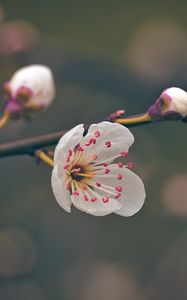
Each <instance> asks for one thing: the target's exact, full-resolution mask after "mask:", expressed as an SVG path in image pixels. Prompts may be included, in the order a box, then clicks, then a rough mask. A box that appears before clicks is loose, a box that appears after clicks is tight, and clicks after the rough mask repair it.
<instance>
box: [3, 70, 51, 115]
mask: <svg viewBox="0 0 187 300" xmlns="http://www.w3.org/2000/svg"><path fill="white" fill-rule="evenodd" d="M4 91H5V97H6V100H7V104H6V107H5V109H6V111H7V112H9V113H10V114H11V113H12V114H19V113H22V112H25V111H38V110H39V111H40V110H42V109H45V108H47V107H48V106H49V105H50V104H51V102H52V101H53V99H54V96H55V85H54V79H53V74H52V72H51V70H50V69H49V68H48V67H46V66H43V65H30V66H26V67H23V68H21V69H19V70H18V71H17V72H15V73H14V75H13V76H12V78H11V79H10V81H8V82H6V83H5V84H4Z"/></svg>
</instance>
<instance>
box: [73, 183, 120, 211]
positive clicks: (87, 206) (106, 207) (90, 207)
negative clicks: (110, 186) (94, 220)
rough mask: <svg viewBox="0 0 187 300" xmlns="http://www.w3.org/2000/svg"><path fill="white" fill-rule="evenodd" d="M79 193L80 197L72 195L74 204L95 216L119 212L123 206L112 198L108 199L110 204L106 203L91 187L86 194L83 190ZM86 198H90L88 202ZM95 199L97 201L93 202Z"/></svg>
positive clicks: (79, 190)
mask: <svg viewBox="0 0 187 300" xmlns="http://www.w3.org/2000/svg"><path fill="white" fill-rule="evenodd" d="M78 192H79V196H77V195H71V201H72V203H73V204H74V206H75V207H77V208H78V209H80V210H81V211H84V212H86V213H88V214H91V215H94V216H106V215H108V214H111V213H112V212H115V211H116V210H119V209H120V207H121V206H122V205H121V204H120V203H119V202H118V201H116V200H114V199H111V198H109V199H108V202H106V203H104V202H103V200H102V197H101V195H99V194H98V193H96V192H95V191H93V190H92V189H91V188H89V187H88V188H87V190H86V191H84V192H83V191H82V190H81V189H78ZM84 196H87V197H88V200H87V201H86V200H85V199H84ZM94 198H96V199H97V200H96V201H92V200H91V199H94Z"/></svg>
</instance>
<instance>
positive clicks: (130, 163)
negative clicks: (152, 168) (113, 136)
mask: <svg viewBox="0 0 187 300" xmlns="http://www.w3.org/2000/svg"><path fill="white" fill-rule="evenodd" d="M127 168H128V169H132V168H134V164H133V162H131V161H129V162H128V164H127Z"/></svg>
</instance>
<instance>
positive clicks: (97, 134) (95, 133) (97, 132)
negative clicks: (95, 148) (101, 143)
mask: <svg viewBox="0 0 187 300" xmlns="http://www.w3.org/2000/svg"><path fill="white" fill-rule="evenodd" d="M94 135H95V137H96V138H98V137H99V136H100V132H99V131H98V130H97V131H95V132H94Z"/></svg>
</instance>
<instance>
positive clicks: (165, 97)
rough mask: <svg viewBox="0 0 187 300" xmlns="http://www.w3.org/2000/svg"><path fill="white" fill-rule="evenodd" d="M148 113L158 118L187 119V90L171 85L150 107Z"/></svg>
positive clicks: (153, 117)
mask: <svg viewBox="0 0 187 300" xmlns="http://www.w3.org/2000/svg"><path fill="white" fill-rule="evenodd" d="M148 114H149V115H150V116H151V117H152V119H156V120H160V121H162V120H165V119H166V120H172V119H173V120H178V119H179V120H182V121H187V119H186V116H187V92H186V91H184V90H182V89H180V88H178V87H171V88H168V89H165V90H164V91H163V92H162V93H161V95H160V97H159V98H158V100H157V101H156V102H155V103H154V104H153V105H152V106H151V107H150V108H149V110H148Z"/></svg>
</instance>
